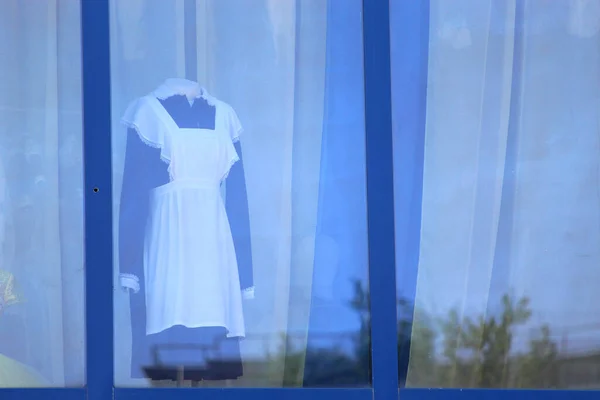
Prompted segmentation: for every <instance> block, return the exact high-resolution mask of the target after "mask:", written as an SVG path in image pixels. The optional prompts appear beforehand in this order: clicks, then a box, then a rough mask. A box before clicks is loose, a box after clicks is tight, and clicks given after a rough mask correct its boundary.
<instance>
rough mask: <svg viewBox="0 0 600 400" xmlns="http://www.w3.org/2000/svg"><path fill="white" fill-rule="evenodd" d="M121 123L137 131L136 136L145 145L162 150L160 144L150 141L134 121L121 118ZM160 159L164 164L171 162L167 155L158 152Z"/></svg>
mask: <svg viewBox="0 0 600 400" xmlns="http://www.w3.org/2000/svg"><path fill="white" fill-rule="evenodd" d="M121 123H122V124H123V125H125V126H126V127H127V128H131V129H134V130H135V132H136V133H137V135H138V137H139V138H140V140H141V141H142V142H143V143H144V144H145V145H146V146H149V147H152V148H154V149H161V150H162V146H161V145H160V144H159V143H155V142H153V141H151V140H150V139H148V138H147V137H145V136H144V135H143V134H142V131H141V130H140V127H139V126H137V125H136V124H135V123H134V122H131V121H127V120H124V119H122V120H121ZM160 159H161V161H162V162H164V163H165V164H170V163H171V160H170V159H169V158H168V157H165V156H164V155H163V154H162V152H161V153H160Z"/></svg>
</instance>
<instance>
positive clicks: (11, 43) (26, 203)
mask: <svg viewBox="0 0 600 400" xmlns="http://www.w3.org/2000/svg"><path fill="white" fill-rule="evenodd" d="M80 47H81V43H80V15H79V1H78V0H61V1H42V2H40V1H35V0H30V1H21V0H2V1H0V59H1V61H0V388H2V387H64V386H83V385H84V384H85V372H84V371H85V340H84V338H85V331H84V326H85V325H84V300H85V299H84V262H83V260H84V251H83V249H84V247H83V215H84V214H83V213H84V211H83V201H84V199H83V190H82V188H83V159H82V154H83V149H82V137H83V133H82V115H81V114H82V113H81V51H80Z"/></svg>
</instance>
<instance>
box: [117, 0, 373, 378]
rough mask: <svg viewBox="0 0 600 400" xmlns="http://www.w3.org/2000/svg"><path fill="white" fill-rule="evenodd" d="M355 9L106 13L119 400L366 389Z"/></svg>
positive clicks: (203, 0) (201, 2) (208, 4)
mask: <svg viewBox="0 0 600 400" xmlns="http://www.w3.org/2000/svg"><path fill="white" fill-rule="evenodd" d="M361 7H362V3H361V2H360V1H358V0H357V1H347V0H332V1H328V2H323V1H321V0H309V1H294V0H288V1H268V2H254V1H251V2H249V1H245V0H227V1H223V0H218V1H217V0H185V1H182V2H151V1H141V2H121V1H116V0H115V1H112V2H111V10H112V11H111V30H112V34H111V53H112V56H111V62H112V74H111V75H112V79H113V82H112V86H113V87H112V94H113V98H112V104H113V115H114V116H115V117H116V118H115V120H114V123H113V134H112V142H113V177H114V179H113V181H114V185H115V190H114V196H115V197H114V211H115V212H114V215H115V217H116V218H117V219H118V220H116V221H115V223H114V227H115V232H114V234H115V246H116V248H117V249H118V251H117V252H116V254H115V280H116V281H118V284H119V286H121V287H122V288H123V289H124V290H122V291H119V292H117V293H116V294H115V319H116V332H115V381H116V384H117V385H120V386H194V387H208V386H217V387H231V386H237V387H244V386H253V387H308V386H331V387H339V386H368V385H370V367H369V366H370V362H369V361H370V340H369V338H370V335H369V331H370V318H369V308H368V291H367V289H366V288H367V287H368V267H367V251H366V247H367V233H366V196H365V159H364V152H365V149H364V112H363V71H362V45H361V41H362V40H361V39H362V21H361V13H360V11H361Z"/></svg>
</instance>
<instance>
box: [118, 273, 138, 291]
mask: <svg viewBox="0 0 600 400" xmlns="http://www.w3.org/2000/svg"><path fill="white" fill-rule="evenodd" d="M119 278H120V280H121V287H123V289H131V290H133V293H137V292H139V291H140V278H138V277H137V276H135V275H133V274H120V275H119Z"/></svg>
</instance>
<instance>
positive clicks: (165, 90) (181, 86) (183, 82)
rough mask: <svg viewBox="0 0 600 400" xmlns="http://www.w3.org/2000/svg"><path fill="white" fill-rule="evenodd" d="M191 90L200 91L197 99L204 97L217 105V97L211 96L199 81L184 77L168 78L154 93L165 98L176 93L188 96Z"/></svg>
mask: <svg viewBox="0 0 600 400" xmlns="http://www.w3.org/2000/svg"><path fill="white" fill-rule="evenodd" d="M190 91H197V92H198V94H197V95H196V96H195V98H196V99H200V98H202V99H204V100H205V101H206V102H207V103H208V104H209V105H211V106H213V107H214V106H215V105H216V100H217V99H216V98H214V97H213V96H211V95H210V93H208V92H207V91H206V89H205V88H204V87H202V86H201V85H200V84H199V83H198V82H194V81H190V80H188V79H183V78H169V79H167V80H166V81H165V82H164V83H163V84H162V85H160V86H159V87H158V88H157V89H156V90H155V91H154V92H153V94H154V96H155V97H156V98H157V99H161V100H164V99H167V98H169V97H171V96H175V95H181V96H187V95H188V93H189V92H190Z"/></svg>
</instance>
